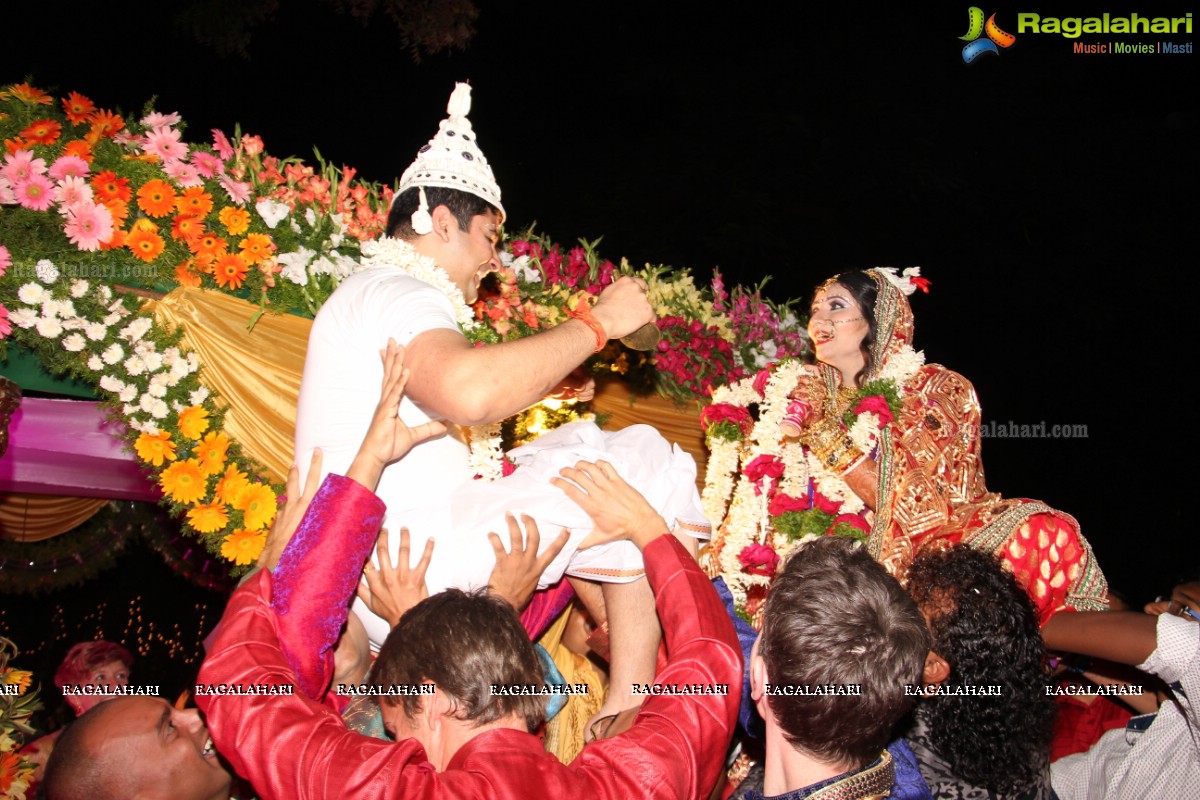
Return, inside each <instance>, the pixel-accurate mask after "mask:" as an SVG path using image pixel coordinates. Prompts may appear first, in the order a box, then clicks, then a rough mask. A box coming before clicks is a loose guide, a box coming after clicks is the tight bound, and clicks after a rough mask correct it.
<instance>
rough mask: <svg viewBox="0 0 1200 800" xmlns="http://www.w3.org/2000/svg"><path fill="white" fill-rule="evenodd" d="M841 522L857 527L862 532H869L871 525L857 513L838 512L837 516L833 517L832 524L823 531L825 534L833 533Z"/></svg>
mask: <svg viewBox="0 0 1200 800" xmlns="http://www.w3.org/2000/svg"><path fill="white" fill-rule="evenodd" d="M841 523H845V524H847V525H850V526H851V527H854V528H858V529H859V530H860V531H862V532H863V533H870V532H871V526H870V525H868V524H867V521H866V520H865V519H863V518H862V517H860V516H859V515H858V514H839V515H838V516H837V517H835V518H834V520H833V524H832V525H830V526H829V530H827V531H825V535H826V536H829V535H831V534H832V533H833V531H834V529H835V528H836V527H837V526H838V525H839V524H841Z"/></svg>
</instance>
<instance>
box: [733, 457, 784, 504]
mask: <svg viewBox="0 0 1200 800" xmlns="http://www.w3.org/2000/svg"><path fill="white" fill-rule="evenodd" d="M743 472H744V473H745V475H746V477H747V478H749V479H750V482H751V483H753V484H754V493H755V494H762V487H761V485H760V483H759V481H761V480H762V479H763V478H765V477H771V478H776V479H778V478H779V476H780V475H782V474H783V462H782V461H780V460H779V459H778V458H776V457H775V456H770V455H767V454H766V453H764V454H763V455H761V456H759V457H758V458H756V459H754V460H753V461H751V462H750V463H749V464H747V465H746V469H745V470H743Z"/></svg>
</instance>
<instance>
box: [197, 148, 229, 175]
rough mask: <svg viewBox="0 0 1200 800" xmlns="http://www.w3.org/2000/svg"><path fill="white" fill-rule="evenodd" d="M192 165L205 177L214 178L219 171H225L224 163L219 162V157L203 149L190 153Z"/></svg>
mask: <svg viewBox="0 0 1200 800" xmlns="http://www.w3.org/2000/svg"><path fill="white" fill-rule="evenodd" d="M192 166H193V167H195V168H196V171H197V172H199V173H200V175H201V176H202V177H205V178H215V177H216V176H217V175H218V174H219V173H222V172H224V171H225V165H224V164H223V163H221V159H219V158H217V157H216V156H214V155H213V154H212V153H206V152H204V151H203V150H197V151H196V152H194V153H192Z"/></svg>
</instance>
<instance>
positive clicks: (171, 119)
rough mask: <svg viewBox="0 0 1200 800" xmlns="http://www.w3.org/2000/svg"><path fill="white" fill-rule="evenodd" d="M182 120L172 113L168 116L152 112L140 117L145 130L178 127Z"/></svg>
mask: <svg viewBox="0 0 1200 800" xmlns="http://www.w3.org/2000/svg"><path fill="white" fill-rule="evenodd" d="M182 119H183V118H182V117H180V116H179V115H178V114H176V113H174V112H172V113H170V114H160V113H158V112H157V111H152V112H150V113H149V114H147V115H146V116H144V117H142V124H143V125H145V126H146V127H147V128H162V127H170V126H171V125H178V124H179V123H180V121H181V120H182Z"/></svg>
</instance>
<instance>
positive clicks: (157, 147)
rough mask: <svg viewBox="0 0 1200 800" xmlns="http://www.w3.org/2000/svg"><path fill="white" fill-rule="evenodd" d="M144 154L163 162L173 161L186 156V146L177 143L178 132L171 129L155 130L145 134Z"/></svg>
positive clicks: (160, 128) (161, 128)
mask: <svg viewBox="0 0 1200 800" xmlns="http://www.w3.org/2000/svg"><path fill="white" fill-rule="evenodd" d="M145 146H146V152H147V153H150V154H151V155H156V156H158V157H159V158H160V159H162V160H163V161H173V160H175V159H179V158H184V157H185V156H187V145H186V144H183V143H182V142H180V141H179V131H177V130H173V129H171V128H163V127H159V128H155V129H154V130H152V131H150V133H148V134H146V145H145Z"/></svg>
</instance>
